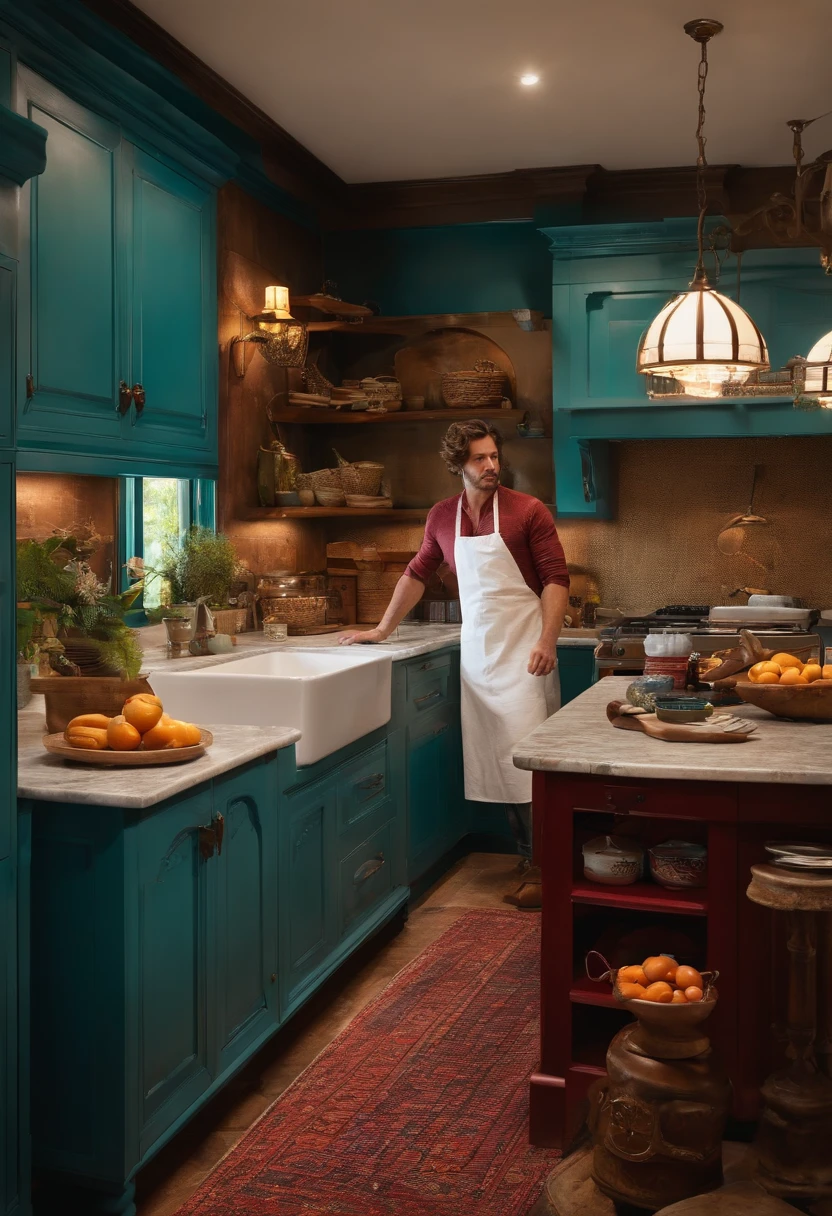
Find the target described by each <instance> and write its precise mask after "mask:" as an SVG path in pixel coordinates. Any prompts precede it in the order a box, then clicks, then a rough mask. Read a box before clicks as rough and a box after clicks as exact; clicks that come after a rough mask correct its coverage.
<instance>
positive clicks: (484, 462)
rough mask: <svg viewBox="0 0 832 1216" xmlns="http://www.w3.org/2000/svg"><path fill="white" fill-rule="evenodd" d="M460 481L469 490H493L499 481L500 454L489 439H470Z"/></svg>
mask: <svg viewBox="0 0 832 1216" xmlns="http://www.w3.org/2000/svg"><path fill="white" fill-rule="evenodd" d="M462 480H463V481H464V482H465V485H466V486H467V487H468V489H471V490H494V489H496V487H497V482H498V481H499V480H500V453H499V452H498V451H497V445H496V443H495V442H494V440H493V439H491V438H486V439H472V440H471V443H470V444H469V446H468V459H467V460H466V462H465V464H464V465H463V466H462Z"/></svg>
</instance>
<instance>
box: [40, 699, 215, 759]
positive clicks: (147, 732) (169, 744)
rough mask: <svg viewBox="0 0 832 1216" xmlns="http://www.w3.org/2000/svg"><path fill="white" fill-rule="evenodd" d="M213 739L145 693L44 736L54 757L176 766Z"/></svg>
mask: <svg viewBox="0 0 832 1216" xmlns="http://www.w3.org/2000/svg"><path fill="white" fill-rule="evenodd" d="M213 741H214V739H213V736H212V734H211V732H210V731H208V730H203V729H202V728H201V727H199V726H195V725H194V723H193V722H180V721H179V720H178V719H176V718H171V717H169V715H168V714H166V713H165V710H164V706H163V705H162V702H161V701H160V700H159V698H158V697H156V696H154V695H153V694H152V693H145V692H140V693H137V694H136V695H135V696H132V697H128V698H127V700H126V701H125V702H124V705H123V706H122V709H121V713H120V714H116V715H115V716H114V717H108V716H107V715H106V714H95V713H92V714H79V715H78V716H77V717H75V718H73V719H72V721H71V722H69V723H68V725H67V727H66V729H65V730H64V731H63V732H62V733H57V734H50V735H44V736H43V746H44V747H45V748H46V750H47V751H48V752H51V753H52V754H53V755H55V756H61V757H62V758H63V759H64V760H76V761H81V763H85V764H98V765H108V766H110V767H113V766H121V767H124V766H135V765H145V764H178V763H181V762H182V761H183V760H193V759H195V758H196V757H197V756H201V755H203V754H204V752H205V749H206V748H208V747H210V746H211V744H212V743H213Z"/></svg>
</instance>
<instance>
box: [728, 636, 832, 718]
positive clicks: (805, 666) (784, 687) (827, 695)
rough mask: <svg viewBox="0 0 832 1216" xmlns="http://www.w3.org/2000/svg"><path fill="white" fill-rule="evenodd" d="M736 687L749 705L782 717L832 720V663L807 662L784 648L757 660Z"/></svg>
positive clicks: (739, 695)
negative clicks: (823, 664)
mask: <svg viewBox="0 0 832 1216" xmlns="http://www.w3.org/2000/svg"><path fill="white" fill-rule="evenodd" d="M734 691H735V692H736V694H737V696H738V697H741V698H742V700H743V701H745V703H746V704H747V705H756V706H758V707H759V708H760V709H765V710H767V711H768V713H770V714H774V715H775V717H778V718H798V719H801V720H803V721H808V722H832V665H828V664H827V665H825V666H822V665H821V664H820V663H817V662H815V661H810V662H808V663H804V662H803V660H802V659H799V658H797V656H796V655H793V654H787V653H786V652H785V651H784V652H781V653H780V654H775V655H773V656H772V657H771V658H770V659H764V660H763V661H761V662H759V663H755V664H754V666H753V667H751V668H750V669H749V671H748V679H747V680H743V679H738V680H737V683H736V686H735V689H734Z"/></svg>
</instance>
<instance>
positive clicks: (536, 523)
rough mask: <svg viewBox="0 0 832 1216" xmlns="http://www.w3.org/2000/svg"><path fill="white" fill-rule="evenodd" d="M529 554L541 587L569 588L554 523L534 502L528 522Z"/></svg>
mask: <svg viewBox="0 0 832 1216" xmlns="http://www.w3.org/2000/svg"><path fill="white" fill-rule="evenodd" d="M528 540H529V552H530V553H531V555H532V561H533V562H534V566H535V570H536V571H537V575H538V578H539V579H540V582H541V584H542V586H544V587H548V586H549V584H550V583H558V584H559V585H560V586H561V587H568V586H569V571H568V570H567V568H566V556H565V554H564V552H563V545H562V544H561V543H560V538H559V536H558V531H557V528H556V527H555V521H554V520H553V519H552V517H551V515H550V514H549V512H548V511H547V510H546V508H545V507H544V506H543V503H541V502H535V503H534V505H533V507H532V509H531V512H530V514H529V521H528Z"/></svg>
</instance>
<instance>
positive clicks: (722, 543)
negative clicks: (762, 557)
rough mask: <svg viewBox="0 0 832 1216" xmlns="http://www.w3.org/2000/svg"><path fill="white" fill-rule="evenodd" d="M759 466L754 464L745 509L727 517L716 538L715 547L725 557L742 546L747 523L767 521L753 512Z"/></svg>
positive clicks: (735, 552)
mask: <svg viewBox="0 0 832 1216" xmlns="http://www.w3.org/2000/svg"><path fill="white" fill-rule="evenodd" d="M760 468H761V465H758V464H755V465H754V472H753V474H752V477H751V495H750V498H749V500H748V509H747V511H746V512H745V513H744V514H743V515H734V516H733V517H732V518H731V519H729V521H728V523H727V524H725V526H724V527H723V528H722V529H721V530H720V532H719V534H718V536H717V538H716V546H717V548H718V549H719V551H720V553H724V554H725V555H726V556H727V557H733V556H735V555H736V554H737V553H739V552H740V550H741V549H742V548H743V546H744V545H745V542H746V529H747V527H748V526H749V525H753V524H767V523H768V520H767V519H765V517H764V516H762V515H755V514H754V492H755V490H756V489H757V477H758V476H759V473H760ZM758 564H759V563H758Z"/></svg>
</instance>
